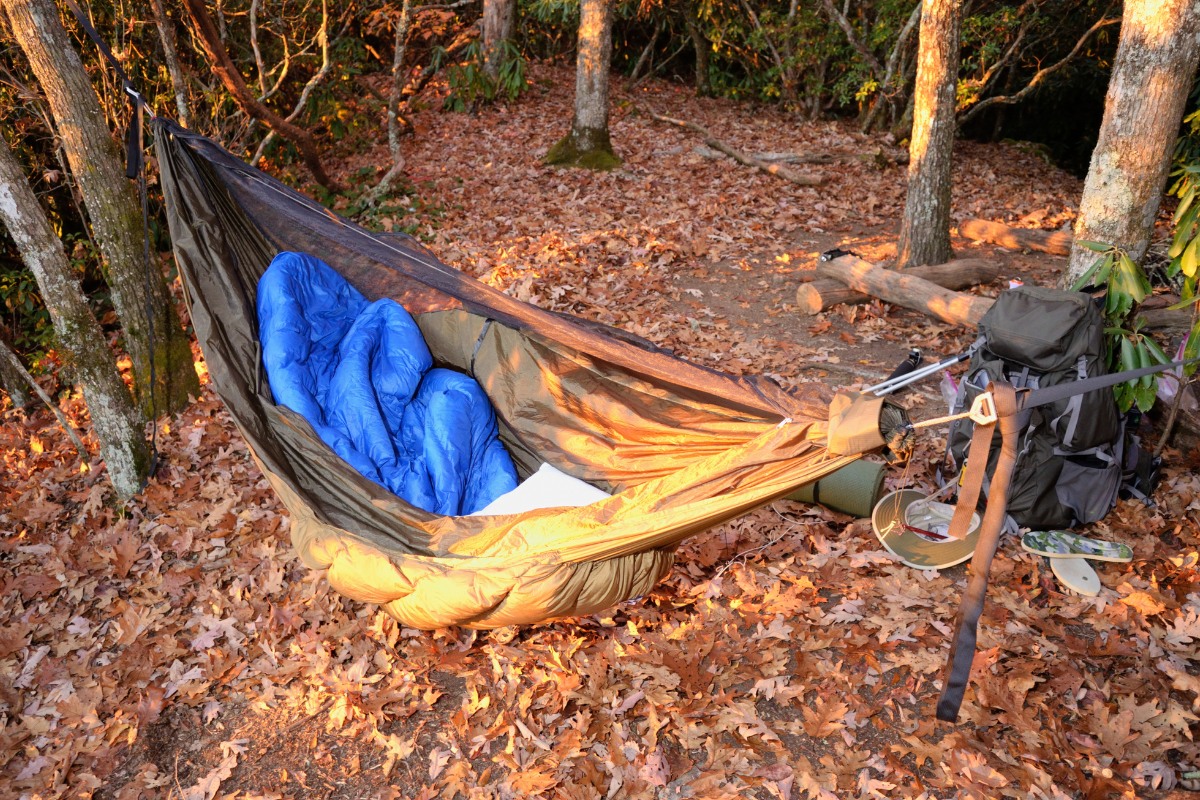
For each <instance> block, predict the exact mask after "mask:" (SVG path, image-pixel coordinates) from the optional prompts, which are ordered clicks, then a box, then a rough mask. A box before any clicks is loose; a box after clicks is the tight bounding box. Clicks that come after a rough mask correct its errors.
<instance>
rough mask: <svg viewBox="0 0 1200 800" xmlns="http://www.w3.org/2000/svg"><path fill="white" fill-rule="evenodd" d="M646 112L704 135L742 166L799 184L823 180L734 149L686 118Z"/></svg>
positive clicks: (660, 119)
mask: <svg viewBox="0 0 1200 800" xmlns="http://www.w3.org/2000/svg"><path fill="white" fill-rule="evenodd" d="M646 114H647V115H649V116H650V118H651V119H656V120H658V121H659V122H666V123H668V124H670V125H676V126H678V127H680V128H684V129H685V130H689V131H692V132H693V133H698V134H700V135H701V136H702V137H704V143H705V144H706V145H708V146H709V147H711V148H712V149H714V150H720V151H721V152H722V153H724V154H725V155H727V156H729V157H730V158H732V159H733V160H734V161H736V162H738V163H739V164H741V165H743V166H746V167H754V168H755V169H757V170H759V171H760V172H765V173H767V174H768V175H774V176H775V177H776V178H783V179H784V180H785V181H791V182H792V183H795V184H798V185H800V186H820V185H821V184H822V183H823V182H824V180H825V179H824V178H822V177H820V176H818V175H808V174H805V173H802V172H796V171H795V170H792V169H788V168H787V167H785V166H782V165H780V164H777V163H775V164H772V163H768V162H766V161H762V160H760V159H757V158H754V157H753V156H750V155H747V154H746V153H743V152H741V151H740V150H735V149H734V148H732V147H730V146H729V145H727V144H725V143H724V142H722V141H721V140H720V139H718V138H717V137H715V136H713V135H712V133H711V132H710V131H709V130H708V129H707V128H705V127H702V126H700V125H697V124H696V123H694V122H688V121H687V120H682V119H674V118H672V117H664V116H663V115H662V114H656V113H654V112H653V111H649V110H647V111H646Z"/></svg>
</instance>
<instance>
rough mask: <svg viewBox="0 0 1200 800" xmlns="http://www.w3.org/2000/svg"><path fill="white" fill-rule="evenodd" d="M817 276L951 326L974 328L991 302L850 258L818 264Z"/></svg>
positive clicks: (987, 299) (913, 276)
mask: <svg viewBox="0 0 1200 800" xmlns="http://www.w3.org/2000/svg"><path fill="white" fill-rule="evenodd" d="M817 274H818V275H820V276H822V277H825V278H833V279H835V280H837V281H840V282H842V283H844V284H846V285H847V286H849V287H850V288H852V289H856V290H857V291H860V292H863V293H864V294H869V295H871V296H872V297H878V298H879V299H880V300H883V301H885V302H888V303H892V304H894V305H898V306H903V307H904V308H911V309H912V310H914V311H920V312H921V313H923V314H928V315H929V316H931V317H934V318H935V319H939V320H941V321H942V322H948V323H950V324H951V325H968V326H975V325H978V324H979V320H981V319H983V314H984V312H986V311H987V310H988V308H989V307H990V306H991V305H992V303H993V302H994V301H993V300H991V299H990V298H986V297H975V296H974V295H970V294H963V293H962V292H955V291H952V290H950V289H943V288H942V287H940V286H938V285H937V284H936V283H933V282H932V281H927V280H925V279H924V278H918V277H917V276H916V275H912V274H909V273H906V272H896V271H895V270H890V269H884V268H883V267H877V266H875V265H874V264H871V263H870V262H867V261H863V260H862V259H861V258H855V257H854V256H842V257H841V258H835V259H833V260H832V261H826V262H824V263H819V264H817Z"/></svg>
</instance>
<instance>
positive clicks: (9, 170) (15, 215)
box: [0, 143, 191, 500]
mask: <svg viewBox="0 0 1200 800" xmlns="http://www.w3.org/2000/svg"><path fill="white" fill-rule="evenodd" d="M0 221H2V222H3V223H4V225H5V226H6V227H7V228H8V232H9V234H10V235H11V236H12V238H13V240H14V241H15V242H16V245H17V249H18V250H20V252H21V258H22V260H24V262H25V265H26V266H27V267H29V271H30V272H32V273H33V277H34V278H35V279H36V280H37V283H38V288H39V289H40V290H41V293H42V301H43V302H44V303H45V304H46V308H47V309H48V310H49V311H50V318H51V319H52V320H53V321H54V332H55V334H56V335H57V337H58V343H59V346H60V347H62V349H63V352H64V353H66V354H67V356H68V358H69V360H70V366H71V370H72V372H73V374H74V377H75V380H76V381H78V382H79V384H80V386H82V387H83V394H84V398H85V399H86V401H87V405H88V412H89V413H90V415H91V418H92V427H93V428H94V429H95V431H96V437H97V438H98V439H99V440H100V453H101V455H102V456H103V457H104V461H105V463H107V464H108V476H109V479H110V480H111V481H112V484H113V487H114V488H115V489H116V491H117V494H118V495H119V496H120V497H121V499H122V500H127V499H129V498H130V497H132V496H133V495H135V494H137V493H138V491H139V490H140V488H141V485H142V478H144V477H145V475H146V471H147V469H148V467H149V464H150V453H149V449H148V447H147V444H146V437H145V434H144V432H143V431H142V426H141V424H140V419H139V417H138V414H137V412H136V410H135V408H134V405H133V399H132V398H131V397H130V396H129V391H128V390H127V389H126V388H125V382H124V381H123V380H121V376H120V374H119V373H118V372H117V367H116V362H115V360H114V357H113V353H112V351H111V350H109V349H108V346H107V345H106V344H105V342H104V333H103V332H102V331H101V330H100V325H99V323H97V322H96V318H95V317H94V316H92V311H91V309H90V308H88V304H87V300H86V299H84V296H83V290H82V289H80V287H79V282H78V279H77V278H76V277H75V275H74V272H73V271H72V269H71V264H70V262H69V261H68V260H67V254H66V252H65V251H64V250H63V246H62V242H61V241H59V239H58V237H57V236H56V235H55V233H54V230H53V229H52V228H51V227H50V223H49V222H48V221H47V220H46V215H45V213H44V212H43V211H42V207H41V206H40V205H38V201H37V198H36V197H35V196H34V194H33V190H32V189H31V188H30V187H29V184H28V182H26V180H25V174H24V172H23V171H22V169H21V165H20V164H19V163H18V162H17V159H16V157H15V156H14V155H13V154H12V151H10V150H9V149H8V146H7V143H6V144H4V145H2V146H0ZM190 363H191V362H189V364H190Z"/></svg>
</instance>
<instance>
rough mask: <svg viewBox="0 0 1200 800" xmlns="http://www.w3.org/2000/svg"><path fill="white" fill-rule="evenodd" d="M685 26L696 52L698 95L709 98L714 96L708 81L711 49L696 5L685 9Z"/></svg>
mask: <svg viewBox="0 0 1200 800" xmlns="http://www.w3.org/2000/svg"><path fill="white" fill-rule="evenodd" d="M683 24H684V27H686V28H687V32H688V37H690V38H691V40H692V49H693V50H695V51H696V94H697V95H698V96H700V97H708V96H709V95H711V94H712V86H711V85H710V84H709V81H708V49H709V47H710V45H709V43H708V39H707V38H705V36H704V32H703V31H701V30H700V20H699V19H698V18H697V16H696V4H695V3H690V2H689V3H686V4H685V5H684V7H683Z"/></svg>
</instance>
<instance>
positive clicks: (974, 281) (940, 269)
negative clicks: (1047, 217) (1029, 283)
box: [796, 258, 1000, 315]
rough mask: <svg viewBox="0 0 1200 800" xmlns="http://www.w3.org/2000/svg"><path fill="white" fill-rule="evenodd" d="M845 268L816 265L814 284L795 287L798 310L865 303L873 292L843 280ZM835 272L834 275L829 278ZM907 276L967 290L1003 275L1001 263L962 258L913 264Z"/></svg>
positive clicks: (817, 310) (832, 263) (806, 311)
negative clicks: (944, 261)
mask: <svg viewBox="0 0 1200 800" xmlns="http://www.w3.org/2000/svg"><path fill="white" fill-rule="evenodd" d="M843 269H844V267H843V266H842V265H841V264H839V263H838V260H837V259H834V260H833V261H830V262H828V263H821V264H817V274H818V275H820V276H822V277H819V278H817V280H815V281H812V282H811V283H802V284H800V286H799V287H797V289H796V310H797V311H798V312H799V313H800V314H807V315H811V314H819V313H821V312H822V311H825V310H827V309H829V308H832V307H833V306H836V305H841V304H843V303H845V304H856V303H865V302H867V301H868V300H870V299H871V298H870V295H867V294H864V293H863V292H859V291H856V290H854V289H851V288H850V287H848V286H846V284H845V283H843V282H842V281H841V279H840V278H841V276H840V272H841V271H842V270H843ZM827 273H832V274H833V277H828V276H827ZM904 274H905V275H912V276H915V277H917V278H923V279H924V280H927V281H930V282H931V283H936V284H937V285H938V286H941V287H942V288H943V289H965V288H967V287H968V286H977V285H978V284H981V283H991V282H992V281H994V280H996V278H997V277H999V275H1000V265H999V264H998V263H996V262H995V261H987V260H984V259H982V258H962V259H958V260H957V261H947V262H946V263H945V264H937V265H934V266H920V267H912V268H910V269H907V270H905V271H904Z"/></svg>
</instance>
